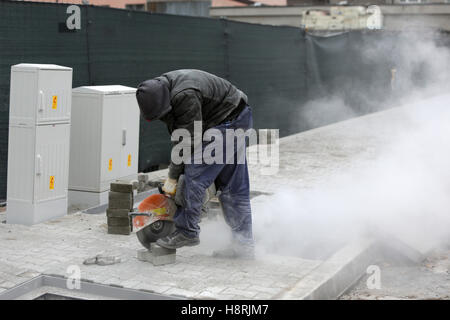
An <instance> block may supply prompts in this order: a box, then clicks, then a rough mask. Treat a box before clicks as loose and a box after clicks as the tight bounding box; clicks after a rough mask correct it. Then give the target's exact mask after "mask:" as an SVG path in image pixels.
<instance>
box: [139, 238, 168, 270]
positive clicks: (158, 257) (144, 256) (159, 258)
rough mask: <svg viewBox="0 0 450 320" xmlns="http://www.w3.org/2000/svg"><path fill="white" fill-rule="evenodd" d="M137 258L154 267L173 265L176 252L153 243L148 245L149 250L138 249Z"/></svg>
mask: <svg viewBox="0 0 450 320" xmlns="http://www.w3.org/2000/svg"><path fill="white" fill-rule="evenodd" d="M137 258H138V260H140V261H144V262H150V263H152V264H153V265H154V266H162V265H165V264H171V263H175V260H176V250H175V249H173V250H172V249H165V248H162V247H160V246H158V245H156V244H154V243H152V244H151V245H150V250H147V249H140V250H138V251H137Z"/></svg>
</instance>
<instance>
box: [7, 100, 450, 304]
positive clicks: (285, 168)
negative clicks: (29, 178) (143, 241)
mask: <svg viewBox="0 0 450 320" xmlns="http://www.w3.org/2000/svg"><path fill="white" fill-rule="evenodd" d="M447 101H449V99H448V96H444V98H442V97H441V98H439V97H437V98H431V99H430V100H427V101H425V103H423V104H422V105H420V104H419V105H418V106H413V107H412V108H413V109H410V107H405V108H395V109H392V110H387V111H383V112H379V113H375V114H371V115H368V116H364V117H360V118H355V119H351V120H348V121H344V122H340V123H336V124H333V125H330V126H326V127H322V128H318V129H315V130H311V131H308V132H304V133H300V134H296V135H293V136H289V137H286V138H282V139H280V167H279V171H278V172H277V173H276V174H273V175H264V174H262V173H261V171H260V170H261V165H260V164H256V165H252V166H250V176H251V189H252V191H253V192H255V191H256V192H260V193H263V195H260V196H258V197H255V198H253V199H252V210H253V219H254V233H255V239H256V243H257V248H256V249H257V259H256V260H255V261H235V260H226V259H215V258H213V257H211V252H212V250H214V249H216V248H220V247H221V246H223V245H225V244H226V243H227V241H228V240H229V230H228V228H227V226H226V225H225V224H224V222H223V221H222V220H221V219H218V220H206V221H204V222H203V223H202V233H201V236H200V238H201V245H200V246H198V247H192V248H182V249H180V250H178V251H177V262H176V263H175V264H172V265H167V266H161V267H154V266H152V265H151V264H148V263H145V262H141V261H138V260H137V258H136V251H137V250H138V249H140V248H141V246H140V244H139V242H138V241H137V239H136V237H135V235H134V234H132V235H130V236H118V235H109V234H107V232H106V216H105V214H104V213H103V214H97V215H89V214H83V213H80V212H78V213H74V214H71V215H68V216H66V217H63V218H60V219H55V220H52V221H48V222H45V223H41V224H37V225H34V226H31V227H28V226H21V225H9V224H0V294H1V291H5V290H8V289H11V288H13V287H14V286H16V285H18V284H20V283H23V282H25V281H27V280H29V279H31V278H33V277H35V276H36V275H39V274H53V275H58V276H67V275H68V267H69V266H74V265H75V266H78V267H79V268H80V271H81V278H82V279H86V280H89V281H92V282H95V283H101V284H109V285H114V286H121V287H125V288H131V289H138V290H139V289H141V290H147V291H152V292H155V293H160V294H163V295H168V296H181V297H188V298H199V299H244V298H247V299H274V298H278V297H280V296H282V295H283V293H285V292H286V291H289V290H290V289H292V288H293V287H299V284H301V283H302V280H303V279H305V278H308V276H309V278H312V277H311V275H313V274H314V272H315V271H316V270H318V269H320V266H321V265H323V263H324V262H325V261H326V259H328V257H329V256H330V255H332V254H333V253H334V252H336V251H337V250H339V249H340V248H342V247H343V246H345V245H346V244H347V243H350V242H352V241H354V240H355V239H357V236H359V235H361V234H364V233H366V232H367V231H368V230H372V231H373V230H374V229H376V228H382V230H384V231H386V232H387V233H389V234H392V233H394V234H395V235H396V236H399V237H400V238H401V239H402V240H404V241H406V242H407V243H408V244H409V245H412V246H417V250H421V252H426V251H427V250H429V249H432V248H433V246H434V245H435V243H436V241H440V240H441V236H443V235H445V232H448V224H447V225H446V224H445V222H447V221H448V210H447V211H445V212H443V211H442V210H441V209H442V208H445V205H446V203H447V202H446V201H449V199H450V198H449V197H448V196H444V195H445V194H446V193H445V188H444V187H446V186H447V183H448V180H446V178H447V177H448V170H447V171H446V172H447V174H446V172H443V171H442V169H443V168H447V167H448V162H447V158H446V156H447V153H448V152H444V151H445V150H447V151H448V150H449V149H448V148H441V149H439V148H437V146H448V139H449V137H450V135H445V134H443V133H445V132H446V131H445V130H448V119H449V117H448V108H445V106H446V104H445V103H446V102H447ZM438 102H439V103H440V104H439V103H438ZM442 102H444V103H442ZM433 105H436V107H435V108H434V109H433V110H434V111H435V112H434V117H433V118H432V119H427V117H426V115H427V114H428V111H429V110H430V108H432V107H433ZM410 110H416V111H417V112H413V113H412V114H411V112H410ZM423 122H425V123H426V124H425V126H422V123H423ZM417 124H419V125H417ZM423 127H425V130H421V131H418V130H419V129H421V128H423ZM429 129H432V130H431V131H430V130H429ZM414 132H416V134H413V133H414ZM430 132H431V133H432V134H431V135H430V134H429V133H430ZM435 132H437V133H438V134H439V135H438V138H439V139H438V141H437V142H438V143H437V144H433V143H431V142H430V141H431V140H430V139H429V138H434V137H435V136H434V134H435ZM419 133H424V135H420V134H419ZM393 137H400V138H399V139H393ZM405 137H406V139H403V138H405ZM405 140H406V142H414V143H412V144H408V143H406V144H404V143H403V142H404V141H405ZM399 141H400V142H401V143H399ZM417 147H419V148H417ZM417 149H419V151H421V150H422V151H424V153H425V154H422V153H420V152H419V153H417V151H418V150H417ZM411 150H412V151H413V154H414V155H420V157H417V158H414V159H418V160H420V161H406V160H408V159H409V157H410V155H411ZM439 150H444V151H442V152H438V151H439ZM430 151H432V152H437V153H436V155H435V154H431V157H429V156H428V155H429V154H430ZM403 157H404V158H403ZM386 159H387V160H388V161H387V162H386ZM430 164H431V166H430ZM443 164H445V166H444V165H443ZM425 165H426V166H427V167H428V168H430V170H427V171H425V172H423V168H424V167H423V166H425ZM164 175H166V171H160V172H155V173H152V174H151V176H152V178H158V177H162V176H164ZM436 177H438V178H439V180H435V178H436ZM436 181H437V182H439V183H436ZM424 188H425V190H426V191H427V192H424ZM447 195H448V193H447ZM412 201H414V203H412ZM447 208H448V207H447ZM410 209H418V210H410ZM423 216H425V218H426V219H425V220H423ZM369 222H370V223H369ZM368 223H369V224H368ZM446 226H447V227H446ZM370 227H374V228H370ZM421 227H424V228H421ZM429 230H433V232H430V231H429ZM97 254H107V255H112V256H115V257H119V258H121V260H122V262H121V263H118V264H115V265H110V266H98V265H91V266H86V265H83V261H84V260H85V259H86V258H89V257H92V256H95V255H97ZM433 261H434V260H433ZM388 267H389V266H385V267H383V270H382V274H383V275H382V279H385V280H384V281H385V284H386V288H388V286H389V285H390V283H392V286H393V287H397V286H399V288H400V287H401V286H402V285H403V284H402V283H399V282H395V281H389V279H390V278H392V279H396V277H395V273H396V272H397V270H400V269H395V268H390V269H389V268H388ZM411 270H412V269H411ZM384 273H385V274H384ZM419 278H420V277H419V276H418V273H414V272H413V273H411V276H410V279H411V281H416V280H414V279H419ZM425 279H427V278H425ZM428 279H430V281H434V280H431V279H432V278H428ZM433 279H434V278H433ZM441 279H442V281H444V282H446V284H445V285H447V283H448V278H446V279H444V278H441ZM417 281H420V280H417ZM426 281H428V280H426ZM422 287H425V286H422ZM444 289H445V287H444ZM444 289H443V290H444ZM430 290H431V291H432V290H433V289H430ZM439 290H440V289H439ZM431 291H430V292H431ZM439 292H441V291H439ZM437 294H439V295H440V296H442V295H441V294H440V293H437ZM398 295H399V296H403V294H398ZM407 295H408V294H406V295H404V296H407ZM291 298H296V297H295V296H294V297H291Z"/></svg>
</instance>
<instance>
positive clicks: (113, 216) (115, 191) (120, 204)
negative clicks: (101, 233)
mask: <svg viewBox="0 0 450 320" xmlns="http://www.w3.org/2000/svg"><path fill="white" fill-rule="evenodd" d="M110 188H111V191H110V192H109V202H108V209H106V216H107V221H108V233H109V234H121V235H129V234H130V233H131V232H132V231H133V222H132V219H131V217H130V216H129V215H128V214H129V213H130V211H132V210H133V204H134V196H133V184H131V183H125V182H114V183H111V187H110Z"/></svg>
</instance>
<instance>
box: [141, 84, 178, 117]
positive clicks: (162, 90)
mask: <svg viewBox="0 0 450 320" xmlns="http://www.w3.org/2000/svg"><path fill="white" fill-rule="evenodd" d="M136 99H137V102H138V104H139V109H141V114H142V116H143V117H144V119H145V120H148V121H152V120H157V119H160V118H161V117H163V116H165V115H166V114H167V113H169V112H170V111H171V110H172V107H171V105H170V92H169V86H168V84H167V81H164V79H162V78H161V77H158V78H155V79H150V80H146V81H144V82H142V83H140V84H139V86H138V88H137V90H136Z"/></svg>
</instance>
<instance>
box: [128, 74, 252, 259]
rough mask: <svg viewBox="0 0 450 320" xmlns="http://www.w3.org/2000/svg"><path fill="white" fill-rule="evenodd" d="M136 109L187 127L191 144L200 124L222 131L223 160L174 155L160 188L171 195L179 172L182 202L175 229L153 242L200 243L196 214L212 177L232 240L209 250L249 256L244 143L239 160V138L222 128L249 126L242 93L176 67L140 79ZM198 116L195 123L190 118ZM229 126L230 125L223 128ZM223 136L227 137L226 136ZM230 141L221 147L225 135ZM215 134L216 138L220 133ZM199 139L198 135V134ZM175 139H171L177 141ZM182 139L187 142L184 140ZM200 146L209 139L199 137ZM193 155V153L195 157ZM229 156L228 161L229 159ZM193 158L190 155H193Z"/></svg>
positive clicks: (171, 129)
mask: <svg viewBox="0 0 450 320" xmlns="http://www.w3.org/2000/svg"><path fill="white" fill-rule="evenodd" d="M136 98H137V101H138V104H139V108H140V110H141V114H142V116H143V118H144V119H146V120H147V121H153V120H161V121H163V122H165V124H166V125H167V128H168V130H169V133H170V134H171V135H172V133H173V132H174V131H175V130H176V129H186V130H188V132H189V133H190V135H191V137H192V140H191V147H192V150H194V146H193V144H194V142H193V141H194V138H193V137H194V127H195V126H196V127H197V128H198V124H199V123H200V124H201V126H202V132H201V134H202V135H203V133H204V132H205V131H206V130H208V129H216V130H213V131H214V132H215V133H216V134H217V133H219V134H221V137H220V138H221V139H223V140H222V141H223V161H217V162H214V163H212V164H211V162H210V161H208V163H210V164H207V163H205V161H204V159H203V157H200V161H199V160H198V152H195V151H193V152H192V154H191V155H190V158H189V160H190V161H183V162H182V163H176V162H177V161H174V159H173V157H172V159H171V163H170V165H169V174H168V178H167V179H166V181H165V183H164V186H163V188H162V189H163V191H164V192H165V193H166V194H168V195H174V194H175V191H176V187H177V182H178V178H179V176H180V175H181V174H182V173H183V174H184V176H185V178H184V183H185V188H184V190H185V203H186V206H185V207H178V209H177V211H176V213H175V217H174V221H175V226H176V230H175V231H174V232H173V233H172V234H170V235H168V236H167V237H165V238H162V239H159V240H158V241H157V244H158V245H160V246H161V247H164V248H168V249H177V248H180V247H183V246H194V245H197V244H199V243H200V239H199V233H200V227H199V222H200V216H201V207H202V201H203V198H204V195H205V190H206V189H207V188H208V187H209V186H211V185H212V184H213V183H215V186H216V189H217V190H218V191H220V194H219V201H220V203H221V206H222V209H223V214H224V218H225V221H226V222H227V224H228V225H229V226H230V227H231V230H232V234H233V241H232V244H231V245H230V246H229V247H227V248H225V249H224V250H220V251H215V252H214V256H217V257H229V258H253V257H254V243H253V234H252V215H251V208H250V195H249V189H250V188H249V187H250V186H249V177H248V168H247V160H246V159H245V145H244V146H243V148H244V153H243V154H244V156H243V161H239V159H238V156H239V155H240V154H242V144H241V146H240V144H239V143H236V139H237V138H236V137H235V136H233V137H231V138H230V137H229V136H228V135H226V130H227V129H232V130H236V129H241V131H242V130H244V131H246V130H248V129H250V128H252V122H253V121H252V111H251V108H250V107H249V106H248V104H247V96H246V95H245V94H244V93H243V92H242V91H240V90H239V89H237V88H236V87H235V86H233V85H232V84H231V83H230V82H228V81H227V80H225V79H222V78H219V77H217V76H215V75H212V74H210V73H207V72H204V71H200V70H176V71H171V72H168V73H165V74H163V75H162V76H160V77H157V78H154V79H151V80H146V81H144V82H142V83H141V84H140V85H139V86H138V88H137V91H136ZM196 121H199V122H197V123H196V125H194V122H196ZM228 131H229V130H228ZM227 137H228V141H227ZM231 139H233V141H231V142H232V143H233V144H232V145H233V147H232V149H231V153H232V154H230V150H226V148H225V145H226V143H227V142H230V140H231ZM219 140H220V139H219ZM197 141H198V140H197ZM177 143H179V141H175V142H174V144H175V145H176V144H177ZM182 143H186V141H183V142H182ZM200 143H201V144H200V148H199V150H200V151H202V153H203V151H204V150H205V148H206V147H207V146H208V144H210V143H212V141H200ZM194 157H196V159H194ZM230 159H231V160H232V161H230ZM194 160H195V161H194Z"/></svg>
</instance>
